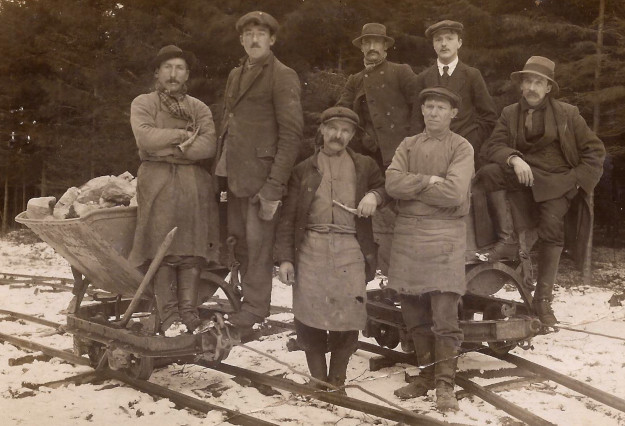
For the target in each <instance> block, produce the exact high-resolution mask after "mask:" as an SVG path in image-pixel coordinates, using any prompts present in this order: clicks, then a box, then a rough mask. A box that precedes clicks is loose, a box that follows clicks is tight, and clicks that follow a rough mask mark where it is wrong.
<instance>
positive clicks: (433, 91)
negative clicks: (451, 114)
mask: <svg viewBox="0 0 625 426" xmlns="http://www.w3.org/2000/svg"><path fill="white" fill-rule="evenodd" d="M430 96H434V97H438V98H444V99H447V100H448V101H449V103H450V104H451V106H452V108H460V104H461V103H462V97H461V96H460V95H459V94H457V93H456V92H453V91H451V90H449V89H447V88H446V87H443V86H435V87H428V88H427V89H423V90H422V91H421V92H420V93H419V102H420V103H423V102H424V101H425V100H426V99H427V98H429V97H430Z"/></svg>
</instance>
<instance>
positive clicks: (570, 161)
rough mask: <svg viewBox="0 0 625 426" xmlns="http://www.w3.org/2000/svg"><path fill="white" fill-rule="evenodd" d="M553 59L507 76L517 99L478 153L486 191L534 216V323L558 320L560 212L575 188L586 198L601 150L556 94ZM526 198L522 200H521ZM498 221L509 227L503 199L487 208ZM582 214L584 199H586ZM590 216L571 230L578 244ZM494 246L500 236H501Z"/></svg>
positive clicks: (596, 174) (597, 171) (598, 169)
mask: <svg viewBox="0 0 625 426" xmlns="http://www.w3.org/2000/svg"><path fill="white" fill-rule="evenodd" d="M554 71H555V64H554V62H553V61H551V60H549V59H548V58H545V57H542V56H532V57H531V58H529V59H528V61H527V63H526V64H525V67H524V68H523V70H522V71H517V72H513V73H512V74H511V75H510V79H511V80H512V81H513V82H514V83H516V84H519V85H520V88H521V92H522V97H521V100H520V101H519V102H518V103H515V104H512V105H509V106H507V107H505V108H504V109H503V111H502V112H501V116H500V117H499V120H498V121H497V124H496V126H495V130H494V131H493V134H492V136H491V137H490V139H489V140H488V141H487V142H486V143H485V144H484V146H483V148H482V153H481V155H482V156H483V157H484V158H485V159H486V160H488V161H489V162H490V164H487V165H485V166H484V167H483V168H482V169H481V170H480V177H479V178H480V180H481V182H482V183H483V185H484V188H485V190H486V191H488V192H491V193H503V194H504V195H505V192H503V191H506V190H507V191H508V196H509V197H510V203H511V206H512V207H513V209H514V211H521V210H522V209H523V206H524V205H525V204H526V203H529V204H530V208H531V210H534V211H535V212H536V213H537V215H538V238H539V243H540V250H539V255H538V277H537V284H536V291H535V293H534V299H533V302H532V306H533V308H534V311H535V312H536V314H537V315H538V317H539V318H540V320H541V322H542V323H543V324H545V325H547V326H553V325H555V324H556V323H557V319H556V317H555V315H554V312H553V309H552V307H551V301H552V299H553V285H554V282H555V279H556V275H557V272H558V264H559V262H560V254H561V253H562V247H563V245H564V216H565V215H566V213H567V212H568V210H569V207H570V206H571V200H573V198H574V197H575V196H576V195H577V193H578V192H579V191H581V192H582V194H583V195H584V197H585V199H586V200H587V201H588V195H589V194H591V193H592V191H593V189H594V187H595V185H596V184H597V182H599V178H600V177H601V174H602V172H603V159H604V157H605V148H604V146H603V143H602V142H601V140H599V138H597V136H596V135H595V134H594V133H593V132H592V131H591V130H590V129H589V128H588V126H587V125H586V122H585V121H584V119H583V118H582V116H581V115H580V114H579V110H578V109H577V107H575V106H573V105H569V104H566V103H564V102H560V101H558V100H556V99H555V97H556V96H557V95H558V92H559V87H558V84H557V83H556V81H555V80H554ZM524 200H525V201H524ZM493 207H494V208H495V209H496V210H498V213H497V214H496V216H497V217H507V219H505V220H504V221H502V223H500V224H498V226H499V228H500V229H499V230H498V234H502V231H501V227H502V224H503V225H504V226H507V227H508V228H510V229H509V230H508V231H507V232H503V233H504V234H510V233H511V232H513V229H512V216H511V214H510V209H509V207H508V206H507V205H506V204H505V203H503V202H502V203H497V204H495V205H494V206H493ZM585 208H586V213H587V214H585V215H582V217H585V218H589V217H590V215H589V212H590V204H588V203H586V206H585ZM589 226H590V223H589V221H588V222H586V223H583V225H582V227H581V228H580V229H579V230H578V244H581V245H582V246H583V247H585V246H586V242H587V238H588V237H589V232H588V229H589ZM500 243H501V241H500Z"/></svg>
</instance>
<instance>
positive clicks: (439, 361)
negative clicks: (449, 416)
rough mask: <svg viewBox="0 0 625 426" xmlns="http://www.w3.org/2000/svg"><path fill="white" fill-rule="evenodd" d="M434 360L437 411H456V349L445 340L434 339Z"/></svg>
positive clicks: (457, 407)
mask: <svg viewBox="0 0 625 426" xmlns="http://www.w3.org/2000/svg"><path fill="white" fill-rule="evenodd" d="M434 347H435V349H434V353H435V359H436V365H435V368H434V371H435V373H434V374H435V380H436V408H438V410H439V411H450V410H452V411H458V410H459V409H460V407H459V406H458V400H457V399H456V394H455V392H454V386H455V383H456V381H455V380H456V367H457V366H458V349H457V348H456V347H455V346H454V345H453V344H449V342H447V341H446V340H443V339H436V340H435V344H434Z"/></svg>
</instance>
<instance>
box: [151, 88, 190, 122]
mask: <svg viewBox="0 0 625 426" xmlns="http://www.w3.org/2000/svg"><path fill="white" fill-rule="evenodd" d="M156 92H157V93H158V96H159V98H160V99H161V102H162V103H163V105H165V107H167V111H169V113H170V114H171V115H173V116H174V117H176V118H179V119H181V120H187V121H192V117H191V114H190V113H189V111H188V110H187V108H186V107H185V106H184V104H183V103H182V102H183V100H184V98H185V96H186V95H187V85H186V84H185V85H183V86H182V89H181V90H180V92H179V93H176V94H175V95H174V94H171V93H169V91H168V90H167V89H165V88H164V87H163V86H162V85H161V84H160V83H159V82H156Z"/></svg>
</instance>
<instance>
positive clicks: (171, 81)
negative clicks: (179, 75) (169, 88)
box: [167, 77, 180, 84]
mask: <svg viewBox="0 0 625 426" xmlns="http://www.w3.org/2000/svg"><path fill="white" fill-rule="evenodd" d="M167 83H178V84H180V82H179V81H178V80H176V79H175V78H173V77H172V78H170V79H169V80H167Z"/></svg>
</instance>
